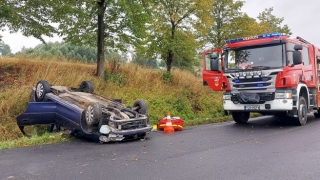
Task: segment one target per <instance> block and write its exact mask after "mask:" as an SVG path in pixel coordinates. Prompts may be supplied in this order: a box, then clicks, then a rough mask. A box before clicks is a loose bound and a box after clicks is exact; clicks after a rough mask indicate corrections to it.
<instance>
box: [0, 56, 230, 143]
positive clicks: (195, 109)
mask: <svg viewBox="0 0 320 180" xmlns="http://www.w3.org/2000/svg"><path fill="white" fill-rule="evenodd" d="M95 70H96V65H90V64H82V63H79V62H67V61H58V60H55V59H51V60H50V59H48V60H31V59H25V58H23V57H21V58H2V59H0V79H1V81H0V134H1V136H0V144H2V146H3V148H11V147H22V146H29V145H40V144H49V143H56V142H63V141H65V140H68V139H63V138H61V137H59V136H57V135H52V134H51V135H48V134H44V135H42V134H41V133H36V134H34V133H33V136H32V137H31V138H26V137H22V134H21V132H20V130H19V128H18V126H17V124H16V117H17V116H18V115H20V114H21V113H23V112H24V111H25V110H26V107H27V103H28V102H29V100H30V98H29V95H30V92H31V89H32V87H34V86H35V85H36V83H37V82H38V81H39V80H41V79H43V80H46V81H48V82H49V83H50V84H54V85H62V86H68V87H78V86H79V84H80V83H81V82H82V81H83V80H90V81H91V82H92V83H93V85H94V91H95V93H97V94H100V95H102V96H105V97H108V98H111V99H122V102H123V103H124V104H126V105H127V106H132V105H133V103H134V101H135V100H137V99H143V100H145V101H146V103H147V105H148V109H149V115H150V121H151V123H152V124H157V122H158V121H159V120H160V119H162V118H163V117H165V116H166V114H167V112H170V113H171V116H179V117H181V118H182V119H183V120H184V123H185V126H191V125H200V124H206V123H216V122H224V121H229V120H231V117H230V116H227V117H224V116H223V114H224V111H223V106H222V93H221V92H214V91H212V90H211V89H210V88H209V87H208V86H203V85H202V78H201V77H198V76H195V75H194V74H192V73H190V72H187V71H182V70H179V69H173V70H172V72H171V75H167V74H166V73H164V72H163V71H160V70H155V69H150V68H142V67H139V66H137V65H133V64H130V63H123V64H121V65H119V66H117V67H116V68H115V67H113V65H112V63H107V64H106V67H105V79H104V80H101V79H98V78H97V77H96V76H95V75H94V74H95ZM164 74H165V75H164ZM31 131H32V129H31ZM42 136H44V137H42ZM3 148H2V149H3Z"/></svg>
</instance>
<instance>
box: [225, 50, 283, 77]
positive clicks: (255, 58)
mask: <svg viewBox="0 0 320 180" xmlns="http://www.w3.org/2000/svg"><path fill="white" fill-rule="evenodd" d="M284 50H285V46H284V45H272V46H270V45H268V46H258V47H246V48H237V49H228V50H227V51H226V52H225V54H226V56H225V65H226V70H227V71H234V70H239V69H242V70H244V69H260V70H262V69H273V68H280V67H283V66H284V60H283V59H284V54H285V53H284Z"/></svg>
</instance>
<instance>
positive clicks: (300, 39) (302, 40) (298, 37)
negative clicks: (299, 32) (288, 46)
mask: <svg viewBox="0 0 320 180" xmlns="http://www.w3.org/2000/svg"><path fill="white" fill-rule="evenodd" d="M297 39H298V40H299V41H301V42H303V43H306V44H311V43H309V42H308V41H306V40H305V39H303V38H302V37H300V36H297Z"/></svg>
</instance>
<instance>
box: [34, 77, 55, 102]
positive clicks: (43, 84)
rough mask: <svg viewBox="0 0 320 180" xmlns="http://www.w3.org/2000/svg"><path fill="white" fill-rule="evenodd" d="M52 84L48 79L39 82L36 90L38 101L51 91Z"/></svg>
mask: <svg viewBox="0 0 320 180" xmlns="http://www.w3.org/2000/svg"><path fill="white" fill-rule="evenodd" d="M50 89H51V87H50V84H49V83H48V82H47V81H44V80H41V81H39V82H38V83H37V86H36V90H35V100H36V102H41V101H43V99H44V97H45V95H46V94H47V93H50V91H51V90H50Z"/></svg>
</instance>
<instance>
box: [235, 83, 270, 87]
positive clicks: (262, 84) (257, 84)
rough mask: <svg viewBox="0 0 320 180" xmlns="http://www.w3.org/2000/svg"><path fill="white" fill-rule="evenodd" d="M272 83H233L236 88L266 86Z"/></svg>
mask: <svg viewBox="0 0 320 180" xmlns="http://www.w3.org/2000/svg"><path fill="white" fill-rule="evenodd" d="M270 85H271V83H255V84H235V85H233V87H235V88H254V87H258V88H261V87H266V86H270Z"/></svg>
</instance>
